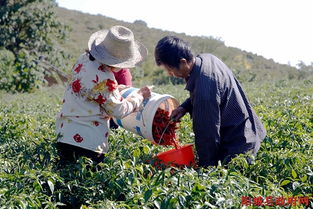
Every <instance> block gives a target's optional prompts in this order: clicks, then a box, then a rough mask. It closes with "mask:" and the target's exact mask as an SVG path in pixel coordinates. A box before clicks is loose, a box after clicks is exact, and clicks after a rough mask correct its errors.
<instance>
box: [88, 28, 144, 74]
mask: <svg viewBox="0 0 313 209" xmlns="http://www.w3.org/2000/svg"><path fill="white" fill-rule="evenodd" d="M88 48H89V51H90V54H91V55H92V56H93V57H94V58H95V59H96V60H97V61H99V62H101V63H103V64H106V65H109V66H112V67H117V68H132V67H135V65H136V64H138V63H139V62H141V61H143V59H144V58H145V57H146V56H147V54H148V50H147V48H146V47H145V46H144V45H142V44H141V43H139V42H138V41H136V40H135V39H134V34H133V32H132V31H131V30H129V29H128V28H126V27H124V26H118V25H117V26H113V27H111V28H110V30H100V31H97V32H95V33H93V34H92V35H91V36H90V38H89V41H88Z"/></svg>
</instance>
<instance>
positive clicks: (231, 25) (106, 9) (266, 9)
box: [57, 0, 313, 66]
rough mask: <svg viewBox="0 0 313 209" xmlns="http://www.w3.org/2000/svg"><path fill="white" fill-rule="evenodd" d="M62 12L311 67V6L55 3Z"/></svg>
mask: <svg viewBox="0 0 313 209" xmlns="http://www.w3.org/2000/svg"><path fill="white" fill-rule="evenodd" d="M57 3H58V5H59V6H60V7H65V8H68V9H74V10H79V11H82V12H85V13H90V14H101V15H104V16H107V17H111V18H114V19H117V20H123V21H126V22H131V23H132V22H134V21H135V20H143V21H145V22H146V23H147V25H148V27H150V28H151V27H153V28H158V29H162V30H169V31H174V32H178V33H185V34H187V35H199V36H212V37H215V38H220V39H221V40H222V41H224V43H225V44H226V45H227V46H232V47H237V48H240V49H242V50H246V51H248V52H252V53H255V54H258V55H261V56H264V57H265V58H268V59H269V58H272V59H273V60H274V61H276V62H279V63H283V64H288V62H289V63H290V64H291V65H293V66H295V65H296V64H297V63H299V61H300V60H301V61H304V62H305V63H306V64H307V65H309V64H311V62H313V23H312V22H313V0H154V1H151V0H150V1H149V0H57Z"/></svg>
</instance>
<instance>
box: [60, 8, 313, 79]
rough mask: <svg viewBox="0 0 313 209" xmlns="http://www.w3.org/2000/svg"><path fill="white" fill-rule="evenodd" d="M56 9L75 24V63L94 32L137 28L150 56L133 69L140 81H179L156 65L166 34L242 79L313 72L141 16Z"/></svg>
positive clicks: (71, 44)
mask: <svg viewBox="0 0 313 209" xmlns="http://www.w3.org/2000/svg"><path fill="white" fill-rule="evenodd" d="M56 13H57V15H58V16H59V18H60V20H61V21H62V22H64V23H65V24H67V25H69V26H70V27H71V28H72V30H71V32H70V34H69V40H68V41H67V42H66V44H65V45H64V47H65V48H66V50H67V52H68V53H71V55H72V60H71V62H72V63H74V62H75V60H76V58H77V57H78V56H79V55H80V54H81V53H82V52H83V51H84V49H86V48H87V41H88V39H89V36H90V35H91V34H92V33H93V32H95V31H97V30H101V29H108V28H110V27H111V26H113V25H124V26H126V27H128V28H130V29H131V30H132V31H133V32H134V34H135V37H136V38H137V39H138V40H139V41H141V42H142V43H144V45H145V46H146V47H147V48H148V51H149V56H148V58H147V60H146V61H145V62H143V64H142V65H141V66H140V67H137V68H136V69H135V70H132V73H133V75H134V78H135V79H136V80H137V81H142V80H144V81H147V82H154V83H155V84H166V83H169V82H170V81H171V80H172V81H173V82H178V83H180V82H179V80H177V79H170V78H168V76H167V75H166V73H165V72H163V71H162V70H161V69H160V68H159V67H157V66H156V65H155V62H154V56H153V53H154V47H155V45H156V43H157V41H158V40H160V39H161V38H162V37H164V36H166V35H176V36H178V37H181V38H183V39H185V40H187V41H188V42H189V43H190V44H191V46H192V49H193V51H194V53H195V54H199V53H212V54H214V55H216V56H217V57H219V58H220V59H221V60H223V61H224V62H225V63H226V64H227V65H228V66H229V67H230V68H231V69H232V70H233V71H234V73H235V74H236V76H237V77H238V78H239V80H241V81H250V82H251V81H255V80H289V79H296V80H298V79H299V80H302V79H305V78H307V77H308V75H310V74H312V72H311V73H310V72H307V71H301V70H297V69H296V68H295V67H291V66H289V65H283V64H278V63H275V62H274V61H273V60H272V59H269V60H268V59H265V58H264V57H262V56H259V55H256V54H253V53H250V52H246V51H242V50H240V49H238V48H234V47H227V46H225V44H224V43H223V42H222V41H221V40H219V39H216V38H213V37H199V36H187V35H185V34H183V33H174V32H171V31H163V30H160V29H155V28H149V27H148V26H147V24H146V23H145V22H144V21H142V20H137V21H135V22H134V23H129V22H124V21H119V20H115V19H112V18H109V17H105V16H103V15H90V14H86V13H82V12H78V11H73V10H67V9H64V8H56Z"/></svg>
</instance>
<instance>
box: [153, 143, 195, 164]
mask: <svg viewBox="0 0 313 209" xmlns="http://www.w3.org/2000/svg"><path fill="white" fill-rule="evenodd" d="M156 159H157V160H156V162H155V165H156V166H161V165H165V166H174V167H182V166H194V165H195V155H194V152H193V144H187V145H184V146H181V147H179V148H178V149H171V150H168V151H165V152H160V153H158V154H157V155H156Z"/></svg>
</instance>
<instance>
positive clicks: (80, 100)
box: [56, 54, 143, 153]
mask: <svg viewBox="0 0 313 209" xmlns="http://www.w3.org/2000/svg"><path fill="white" fill-rule="evenodd" d="M117 87H118V85H117V82H116V80H115V78H114V74H113V73H112V72H111V71H109V70H106V69H105V68H104V65H102V64H101V63H99V62H97V61H96V60H95V61H91V60H89V57H88V55H87V54H82V55H81V56H80V58H79V59H78V61H77V63H76V64H75V65H74V66H73V71H72V80H71V82H70V83H69V85H68V86H67V88H66V90H65V94H64V99H63V106H62V109H61V111H60V113H59V114H58V115H57V120H56V132H57V134H58V142H62V143H66V144H71V145H74V146H78V147H81V148H84V149H87V150H91V151H95V152H98V153H105V152H107V151H108V135H109V120H110V118H111V117H112V116H114V117H116V118H118V119H119V118H123V117H125V116H127V115H128V114H130V113H132V112H133V111H136V110H137V109H138V108H139V106H140V105H141V103H142V101H143V98H142V96H141V95H139V94H136V95H134V96H132V97H130V98H129V97H128V98H127V99H123V97H122V96H121V94H120V93H119V90H118V88H117Z"/></svg>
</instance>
